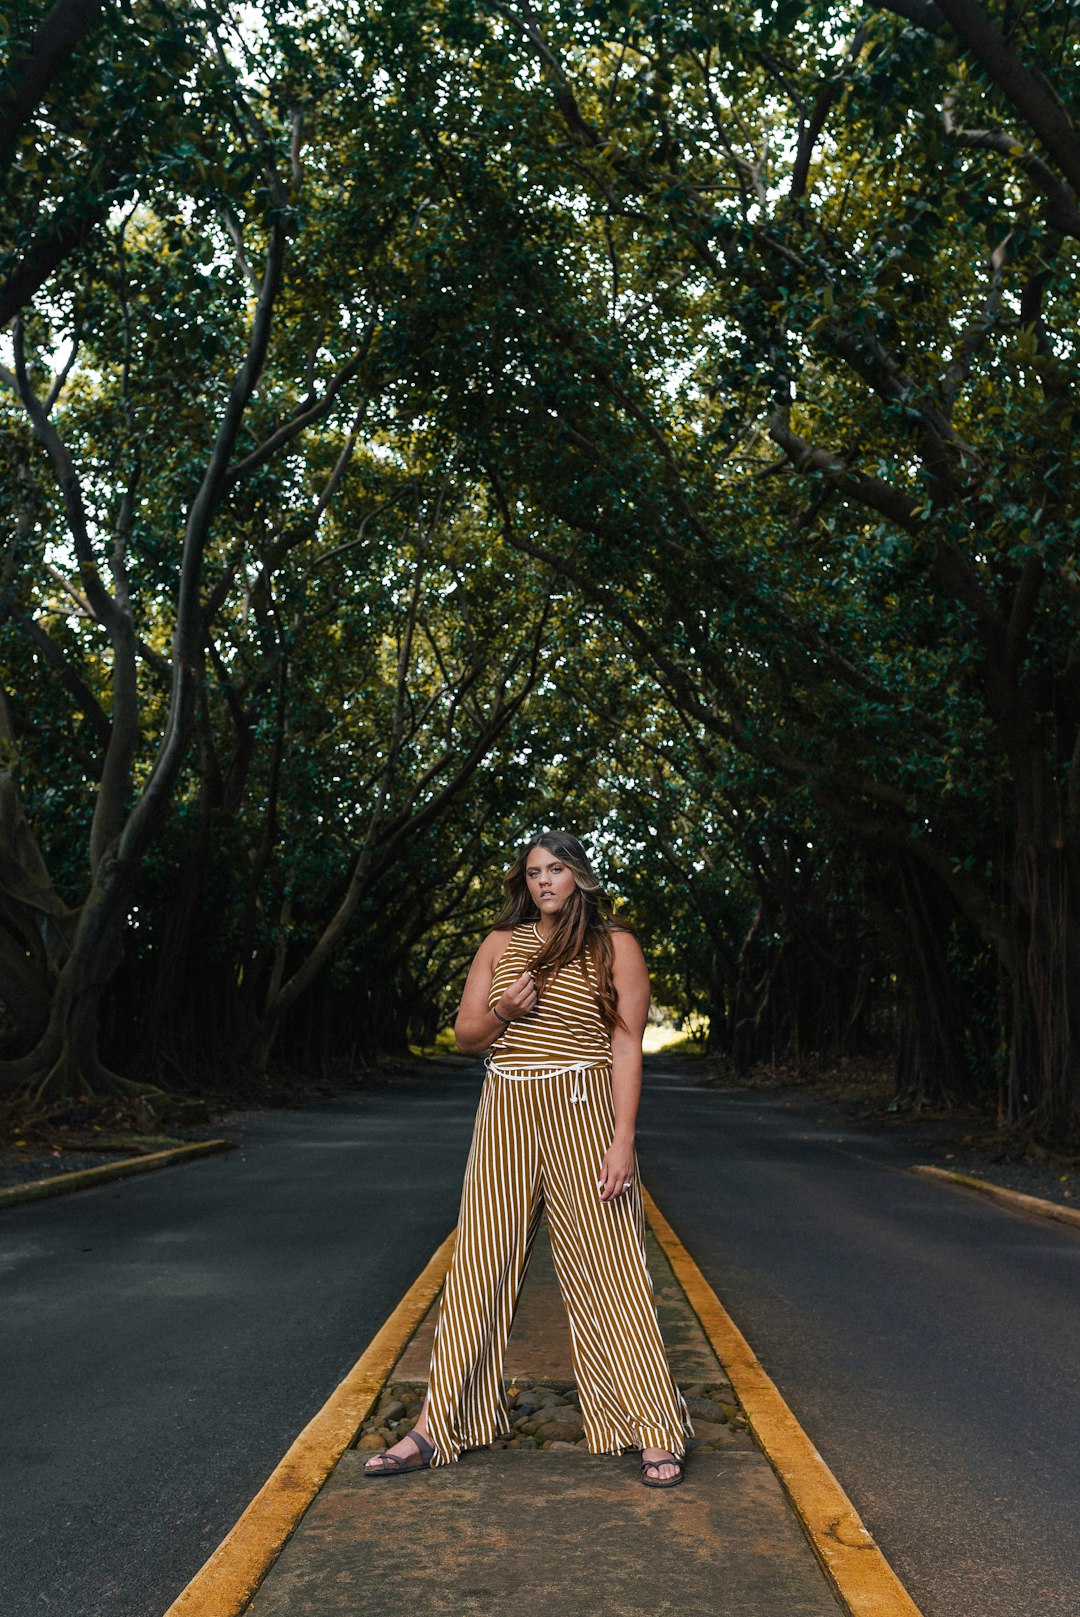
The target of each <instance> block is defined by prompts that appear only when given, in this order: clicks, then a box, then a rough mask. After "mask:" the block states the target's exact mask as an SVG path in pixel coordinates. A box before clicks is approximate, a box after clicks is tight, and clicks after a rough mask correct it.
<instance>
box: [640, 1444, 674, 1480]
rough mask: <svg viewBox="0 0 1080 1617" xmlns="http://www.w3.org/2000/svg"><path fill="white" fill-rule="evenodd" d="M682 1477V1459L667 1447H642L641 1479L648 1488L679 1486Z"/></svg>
mask: <svg viewBox="0 0 1080 1617" xmlns="http://www.w3.org/2000/svg"><path fill="white" fill-rule="evenodd" d="M682 1479H683V1462H682V1460H677V1459H676V1458H675V1456H674V1455H673V1454H671V1453H669V1451H668V1450H667V1449H642V1451H641V1480H642V1482H643V1484H644V1485H645V1487H646V1488H677V1487H678V1485H679V1483H680V1482H681V1481H682Z"/></svg>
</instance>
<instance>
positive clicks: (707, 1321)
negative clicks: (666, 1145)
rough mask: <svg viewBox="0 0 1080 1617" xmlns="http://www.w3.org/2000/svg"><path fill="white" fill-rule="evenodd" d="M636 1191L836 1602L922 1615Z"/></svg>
mask: <svg viewBox="0 0 1080 1617" xmlns="http://www.w3.org/2000/svg"><path fill="white" fill-rule="evenodd" d="M642 1195H643V1197H644V1201H645V1216H646V1218H647V1219H648V1222H649V1226H650V1228H651V1229H652V1232H653V1234H654V1235H655V1236H656V1239H657V1240H658V1241H659V1243H660V1245H661V1247H662V1248H663V1250H664V1253H665V1255H666V1257H667V1259H668V1262H669V1263H670V1264H671V1267H672V1269H673V1270H674V1272H675V1278H676V1280H677V1281H678V1283H679V1285H680V1286H681V1287H682V1289H683V1291H684V1293H685V1294H686V1298H687V1301H688V1302H689V1304H690V1306H691V1308H692V1309H693V1310H694V1313H695V1314H696V1315H697V1316H698V1319H699V1320H700V1321H701V1324H702V1327H703V1329H704V1331H705V1334H706V1336H707V1337H708V1338H709V1341H710V1342H711V1343H712V1345H713V1348H714V1350H715V1352H716V1356H717V1358H718V1359H719V1360H720V1363H721V1364H722V1365H723V1367H724V1370H725V1371H726V1373H727V1377H728V1380H729V1381H730V1382H731V1385H732V1389H733V1390H734V1392H735V1395H736V1397H737V1398H738V1400H739V1402H740V1404H741V1405H742V1407H743V1411H744V1413H745V1415H746V1418H747V1421H748V1422H749V1425H750V1430H751V1432H752V1433H753V1435H754V1438H755V1441H756V1442H757V1444H758V1447H759V1448H760V1449H761V1451H762V1453H763V1454H764V1455H765V1458H766V1459H767V1460H768V1462H769V1464H770V1465H771V1466H772V1468H773V1470H774V1471H775V1472H776V1475H777V1477H778V1478H779V1481H780V1485H781V1487H782V1488H783V1490H784V1492H785V1494H786V1495H787V1497H788V1500H789V1501H790V1503H791V1506H792V1509H793V1510H794V1511H795V1514H796V1516H797V1518H798V1520H799V1524H800V1526H801V1527H802V1529H803V1532H804V1533H805V1535H806V1538H807V1541H808V1543H809V1545H810V1548H811V1549H812V1550H813V1552H814V1554H815V1556H816V1557H817V1560H818V1562H819V1564H820V1566H821V1568H822V1571H823V1572H824V1573H825V1576H826V1578H827V1579H828V1581H829V1584H830V1586H831V1587H832V1589H833V1592H834V1593H835V1594H836V1596H837V1597H838V1599H839V1601H840V1604H841V1605H842V1607H843V1608H844V1610H845V1611H846V1612H848V1613H849V1614H850V1617H921V1614H920V1612H919V1608H918V1607H917V1606H916V1604H915V1602H914V1601H913V1600H912V1598H911V1596H910V1595H909V1594H908V1592H907V1590H906V1589H905V1588H904V1586H903V1584H902V1583H901V1582H900V1579H899V1578H898V1577H897V1575H896V1573H895V1572H894V1571H893V1569H892V1567H891V1566H890V1565H889V1563H888V1561H887V1560H886V1559H885V1557H884V1555H883V1554H882V1552H881V1550H880V1549H879V1548H878V1546H877V1544H876V1543H875V1542H874V1539H873V1537H872V1536H871V1534H870V1532H869V1530H868V1529H867V1527H866V1526H865V1525H864V1524H863V1521H862V1519H861V1517H860V1516H859V1513H858V1511H857V1510H856V1509H855V1506H854V1505H853V1504H852V1503H851V1500H850V1499H849V1498H848V1496H847V1494H846V1493H845V1492H844V1490H843V1488H842V1487H841V1486H840V1483H839V1482H838V1481H837V1479H836V1477H835V1476H834V1475H833V1473H832V1471H830V1469H829V1467H828V1466H827V1465H826V1464H825V1461H824V1460H823V1459H822V1458H821V1455H820V1454H819V1453H818V1451H817V1449H816V1448H815V1447H814V1445H813V1443H812V1442H811V1441H810V1439H809V1437H808V1436H807V1434H806V1433H805V1432H804V1431H803V1429H802V1427H801V1426H800V1425H799V1422H798V1421H797V1420H796V1418H795V1416H794V1414H793V1413H792V1411H791V1409H790V1408H789V1407H788V1405H787V1403H786V1402H785V1400H784V1398H783V1396H782V1395H781V1393H780V1390H779V1388H778V1387H777V1386H776V1383H775V1382H774V1381H773V1380H772V1379H771V1377H770V1376H769V1375H767V1373H766V1372H765V1370H764V1368H763V1367H762V1365H761V1364H760V1363H759V1361H758V1359H757V1358H756V1357H755V1355H754V1352H753V1350H752V1348H751V1347H750V1344H749V1342H748V1341H747V1340H746V1338H745V1336H743V1334H742V1332H741V1331H740V1330H739V1327H738V1326H737V1325H736V1324H735V1321H734V1320H733V1319H732V1318H731V1316H730V1315H729V1314H728V1312H727V1310H726V1309H725V1307H724V1305H723V1304H722V1303H721V1301H720V1299H719V1297H717V1295H716V1293H715V1292H714V1291H713V1289H712V1287H711V1286H710V1285H709V1282H708V1281H707V1280H706V1278H705V1276H704V1275H703V1274H702V1272H701V1270H700V1269H699V1268H698V1266H697V1264H696V1263H695V1262H694V1260H693V1258H692V1257H691V1256H690V1254H689V1252H688V1251H687V1250H686V1248H685V1247H684V1246H683V1244H682V1242H681V1241H680V1240H679V1237H678V1236H677V1235H676V1234H675V1231H674V1230H673V1229H672V1227H671V1225H670V1224H669V1223H668V1221H667V1219H666V1218H665V1217H664V1215H663V1213H661V1211H660V1209H659V1207H658V1206H657V1205H656V1203H655V1201H654V1200H653V1198H652V1196H651V1195H650V1194H649V1192H648V1191H647V1190H646V1189H645V1187H644V1186H642Z"/></svg>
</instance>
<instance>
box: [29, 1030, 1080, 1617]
mask: <svg viewBox="0 0 1080 1617" xmlns="http://www.w3.org/2000/svg"><path fill="white" fill-rule="evenodd" d="M478 1088H479V1069H478V1068H477V1069H476V1072H475V1073H473V1072H472V1071H462V1070H461V1069H453V1068H443V1069H437V1070H435V1071H433V1072H432V1073H430V1074H429V1075H425V1076H424V1077H423V1078H421V1079H417V1080H416V1081H411V1082H408V1083H405V1084H403V1085H402V1086H401V1087H398V1088H394V1089H387V1090H382V1091H375V1092H372V1093H370V1094H367V1095H363V1096H359V1097H357V1098H349V1099H342V1100H337V1101H333V1102H323V1103H320V1104H319V1105H316V1106H312V1107H310V1108H306V1109H305V1110H304V1111H302V1112H279V1113H264V1114H259V1115H256V1116H251V1115H249V1116H248V1117H247V1118H246V1119H245V1121H244V1125H243V1140H244V1150H243V1152H242V1153H241V1152H235V1153H231V1154H230V1155H227V1156H222V1157H213V1158H208V1159H207V1160H206V1161H203V1162H198V1163H193V1164H190V1165H187V1166H184V1167H181V1168H176V1169H166V1170H163V1171H162V1172H160V1173H156V1174H149V1175H147V1176H145V1177H143V1178H136V1179H132V1180H127V1181H120V1182H118V1183H116V1184H113V1185H107V1186H103V1187H101V1188H99V1189H97V1190H93V1191H86V1192H81V1193H79V1194H77V1195H74V1196H71V1197H64V1198H60V1199H58V1200H56V1201H52V1202H44V1203H38V1204H31V1205H28V1206H26V1207H19V1208H13V1209H10V1210H7V1211H5V1212H3V1214H2V1215H0V1305H2V1306H0V1355H2V1362H3V1364H4V1367H5V1369H4V1375H3V1377H2V1378H0V1406H2V1407H0V1432H2V1433H3V1439H2V1448H0V1513H2V1520H3V1523H4V1554H3V1557H2V1558H0V1610H2V1612H3V1614H4V1617H30V1614H39V1613H48V1612H62V1613H63V1614H64V1617H161V1613H162V1612H163V1611H164V1610H165V1608H166V1607H167V1606H168V1605H169V1603H170V1602H171V1601H172V1599H173V1598H174V1597H175V1596H176V1594H178V1593H179V1591H180V1589H181V1588H182V1587H183V1586H184V1584H185V1583H186V1582H187V1580H188V1579H189V1578H190V1577H191V1575H192V1574H193V1573H194V1572H195V1571H196V1570H197V1569H198V1567H199V1566H200V1565H201V1564H202V1562H203V1560H204V1559H205V1558H206V1556H207V1554H208V1553H209V1552H210V1551H211V1550H212V1549H213V1548H214V1546H215V1545H216V1544H217V1543H218V1542H219V1541H220V1539H221V1538H222V1536H223V1535H224V1533H225V1532H226V1531H227V1530H228V1528H229V1527H230V1526H231V1525H232V1523H233V1522H234V1521H235V1519H236V1517H237V1516H238V1515H239V1514H240V1512H241V1510H242V1509H243V1508H244V1506H245V1505H246V1504H247V1502H248V1501H249V1499H250V1498H251V1497H252V1495H253V1494H254V1493H255V1492H256V1491H257V1490H258V1488H259V1487H260V1486H261V1484H262V1483H263V1481H264V1480H265V1478H266V1476H267V1474H268V1473H269V1472H270V1470H271V1469H272V1468H273V1466H274V1465H275V1464H276V1462H277V1460H278V1459H279V1458H280V1457H281V1455H282V1453H283V1452H284V1450H285V1449H286V1448H287V1447H288V1445H289V1443H290V1442H291V1441H292V1439H293V1437H294V1436H295V1435H296V1433H297V1432H298V1431H299V1430H300V1429H301V1427H302V1426H303V1425H304V1424H305V1422H306V1421H307V1420H308V1419H309V1418H310V1416H311V1415H312V1414H314V1412H315V1411H316V1410H317V1409H318V1408H319V1407H320V1405H321V1404H322V1402H323V1401H324V1399H325V1398H326V1397H327V1395H328V1394H329V1393H330V1391H331V1390H332V1389H333V1388H334V1387H335V1386H336V1385H337V1383H338V1381H339V1380H340V1379H341V1377H342V1376H343V1375H344V1374H345V1372H346V1371H347V1370H348V1368H349V1367H350V1366H351V1365H352V1363H353V1362H354V1361H355V1359H356V1358H357V1356H358V1355H359V1353H360V1351H361V1350H362V1349H363V1347H364V1346H365V1345H366V1344H367V1342H368V1341H369V1340H370V1338H371V1336H372V1335H373V1334H374V1332H375V1331H376V1330H377V1328H378V1327H379V1325H380V1324H381V1323H382V1321H383V1320H384V1319H385V1318H386V1316H387V1314H388V1313H389V1312H390V1310H391V1309H392V1307H393V1306H394V1304H395V1303H396V1302H397V1301H398V1299H399V1297H400V1296H401V1294H402V1292H403V1291H404V1290H405V1289H406V1287H407V1286H408V1285H409V1284H410V1282H411V1281H412V1280H413V1279H414V1277H415V1276H416V1274H417V1273H419V1271H420V1269H421V1268H422V1267H423V1265H424V1264H425V1263H426V1261H427V1259H428V1257H429V1256H430V1254H431V1252H432V1251H433V1249H434V1248H435V1246H436V1245H437V1244H438V1243H439V1241H441V1240H442V1238H443V1236H444V1235H445V1234H446V1233H447V1231H448V1230H449V1228H450V1227H451V1226H452V1224H453V1222H454V1218H455V1215H456V1209H457V1200H458V1195H459V1191H460V1182H461V1174H462V1170H463V1167H464V1161H465V1153H466V1150H467V1145H468V1137H469V1130H470V1126H471V1119H472V1112H473V1108H474V1105H475V1100H476V1095H477V1093H478ZM816 1119H817V1113H816V1110H815V1108H814V1107H813V1104H812V1103H805V1102H800V1103H798V1105H797V1106H795V1107H792V1106H790V1105H788V1104H786V1103H785V1102H784V1100H783V1099H782V1098H779V1097H775V1096H773V1097H760V1096H754V1095H749V1094H745V1093H730V1092H727V1093H725V1092H718V1091H708V1090H702V1089H700V1088H698V1087H696V1086H695V1085H694V1084H693V1083H692V1082H689V1081H688V1079H687V1077H686V1069H685V1068H683V1067H681V1066H680V1067H675V1066H672V1067H670V1068H665V1067H664V1066H663V1064H662V1063H661V1062H655V1061H654V1062H652V1063H650V1073H649V1080H648V1086H647V1091H646V1097H645V1101H644V1104H643V1108H642V1120H641V1133H640V1150H641V1157H642V1166H643V1171H644V1174H645V1178H646V1180H647V1182H648V1184H649V1186H650V1188H651V1189H652V1191H653V1193H654V1195H655V1196H656V1198H657V1200H658V1202H659V1203H660V1206H661V1207H662V1209H663V1211H664V1212H665V1214H666V1215H667V1217H668V1218H669V1219H670V1220H671V1222H672V1224H673V1225H674V1226H675V1229H676V1230H677V1232H678V1233H679V1234H680V1236H681V1237H682V1238H683V1240H684V1242H685V1243H686V1245H687V1246H688V1247H689V1249H690V1251H691V1252H692V1253H693V1255H694V1256H695V1257H696V1258H697V1260H698V1262H699V1263H700V1264H701V1267H702V1268H703V1269H704V1271H705V1273H706V1274H707V1276H708V1277H709V1279H710V1281H711V1282H712V1284H713V1285H714V1286H715V1288H716V1290H717V1291H718V1292H719V1294H720V1296H721V1297H722V1298H723V1300H724V1302H725V1303H726V1304H727V1306H728V1307H729V1309H730V1311H731V1313H732V1314H733V1315H734V1317H735V1319H736V1320H737V1321H738V1323H739V1324H740V1325H741V1326H742V1328H743V1330H744V1331H745V1333H746V1334H747V1336H748V1337H749V1339H750V1341H751V1343H752V1345H753V1346H754V1348H755V1350H756V1352H757V1353H758V1355H759V1357H760V1358H761V1359H762V1361H763V1363H764V1364H765V1365H766V1367H767V1369H768V1370H769V1371H770V1373H771V1374H772V1375H773V1377H774V1378H775V1380H776V1381H777V1382H778V1384H779V1385H780V1388H781V1390H782V1392H783V1393H784V1395H785V1396H786V1398H787V1399H788V1401H789V1403H790V1404H791V1405H792V1407H793V1408H794V1410H795V1412H796V1414H797V1415H798V1416H799V1418H800V1419H801V1420H802V1422H803V1424H804V1425H805V1427H806V1429H807V1430H808V1432H809V1433H810V1436H811V1437H812V1438H813V1440H814V1441H815V1442H816V1444H817V1446H818V1447H819V1449H820V1450H821V1452H822V1454H823V1455H824V1457H825V1459H826V1460H827V1461H828V1463H829V1464H830V1465H831V1466H832V1467H833V1469H834V1471H835V1472H836V1474H837V1475H838V1476H839V1478H840V1480H841V1481H842V1483H843V1484H844V1486H845V1487H846V1488H847V1490H848V1492H849V1494H850V1495H851V1497H852V1498H853V1499H854V1501H855V1504H856V1506H857V1507H858V1508H859V1510H860V1511H861V1512H862V1514H863V1516H864V1519H865V1520H866V1522H867V1524H868V1525H869V1526H870V1528H871V1529H872V1531H873V1532H874V1533H875V1535H876V1537H877V1538H878V1540H879V1542H880V1543H881V1545H882V1547H883V1549H884V1550H885V1553H886V1554H887V1555H888V1556H889V1558H890V1560H891V1561H892V1563H893V1565H894V1566H895V1567H896V1569H897V1571H898V1572H899V1573H900V1575H901V1577H902V1578H903V1579H904V1581H905V1583H906V1584H907V1586H908V1588H909V1589H910V1591H911V1593H912V1595H913V1597H914V1598H915V1600H916V1601H917V1603H918V1604H919V1605H920V1606H921V1608H922V1610H923V1612H924V1613H925V1617H1066V1614H1067V1617H1076V1613H1077V1612H1078V1611H1080V1526H1078V1523H1080V1395H1078V1393H1077V1388H1078V1387H1080V1233H1076V1234H1074V1233H1072V1232H1069V1231H1067V1230H1065V1229H1061V1228H1058V1227H1055V1226H1053V1225H1051V1224H1046V1223H1043V1222H1041V1221H1035V1220H1028V1219H1021V1218H1017V1217H1015V1216H1013V1215H1011V1214H1008V1213H1006V1212H1003V1211H1001V1210H999V1209H998V1208H996V1207H994V1206H992V1205H989V1204H983V1203H982V1202H980V1201H979V1200H978V1199H976V1198H974V1197H969V1196H967V1195H965V1194H962V1193H960V1192H959V1191H956V1190H954V1189H952V1188H950V1187H948V1186H946V1185H941V1184H937V1183H933V1182H931V1181H926V1180H920V1179H918V1178H915V1177H914V1176H910V1175H907V1174H905V1173H904V1172H902V1171H901V1170H902V1168H903V1166H904V1164H905V1163H906V1162H907V1161H909V1160H910V1159H911V1152H910V1150H908V1149H907V1148H905V1147H904V1146H902V1145H899V1144H896V1143H892V1142H887V1141H883V1140H881V1139H880V1138H877V1137H874V1136H872V1135H868V1134H861V1133H859V1132H858V1131H855V1130H850V1129H843V1128H838V1127H837V1126H836V1125H835V1123H834V1122H832V1121H831V1120H829V1119H826V1120H825V1121H823V1122H818V1121H817V1120H816ZM407 1559H408V1558H407V1546H396V1547H395V1551H394V1555H393V1556H392V1562H393V1564H394V1565H395V1566H397V1567H399V1568H405V1567H406V1566H407Z"/></svg>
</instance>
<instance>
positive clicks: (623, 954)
mask: <svg viewBox="0 0 1080 1617" xmlns="http://www.w3.org/2000/svg"><path fill="white" fill-rule="evenodd" d="M608 935H609V937H610V938H611V947H612V950H613V951H614V955H615V959H616V960H644V958H645V956H644V954H643V953H642V952H641V944H640V943H639V942H638V940H637V936H636V934H635V933H633V932H631V930H630V928H629V927H628V926H620V925H619V923H618V921H613V922H610V923H609V925H608Z"/></svg>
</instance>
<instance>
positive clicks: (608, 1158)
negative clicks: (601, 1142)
mask: <svg viewBox="0 0 1080 1617" xmlns="http://www.w3.org/2000/svg"><path fill="white" fill-rule="evenodd" d="M635 1172H636V1167H635V1163H634V1146H633V1142H632V1141H631V1142H630V1143H629V1144H624V1142H623V1141H621V1140H612V1142H611V1144H610V1145H609V1146H608V1148H607V1153H606V1155H605V1157H604V1163H603V1166H602V1168H601V1169H600V1181H599V1186H598V1188H599V1191H600V1200H601V1201H602V1202H610V1201H614V1200H615V1197H616V1196H625V1195H626V1193H627V1191H628V1190H629V1189H630V1186H631V1185H632V1184H633V1183H634V1174H635Z"/></svg>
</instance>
